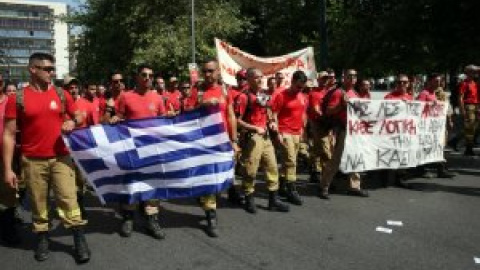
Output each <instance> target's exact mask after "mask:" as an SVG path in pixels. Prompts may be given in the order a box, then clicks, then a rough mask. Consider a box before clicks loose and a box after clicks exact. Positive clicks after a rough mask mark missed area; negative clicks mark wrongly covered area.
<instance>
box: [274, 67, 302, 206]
mask: <svg viewBox="0 0 480 270" xmlns="http://www.w3.org/2000/svg"><path fill="white" fill-rule="evenodd" d="M306 83H307V76H306V75H305V73H304V72H303V71H295V72H294V73H293V75H292V84H291V85H290V88H288V89H285V90H284V91H281V92H278V93H277V94H275V95H274V97H273V101H272V112H273V118H274V119H275V122H276V123H278V136H279V139H280V142H281V143H280V144H279V146H280V155H281V158H280V160H281V163H282V167H281V172H280V175H281V177H282V178H280V192H281V194H280V195H286V197H287V200H288V201H289V202H290V203H293V204H296V205H302V203H303V202H302V199H301V198H300V195H299V194H298V192H297V190H296V187H295V182H296V181H297V156H298V151H299V148H300V138H301V136H302V135H303V131H304V128H305V124H306V120H307V119H306V110H307V103H308V100H307V98H306V97H305V95H304V94H303V93H302V90H303V88H304V87H305V85H306ZM285 188H286V190H285Z"/></svg>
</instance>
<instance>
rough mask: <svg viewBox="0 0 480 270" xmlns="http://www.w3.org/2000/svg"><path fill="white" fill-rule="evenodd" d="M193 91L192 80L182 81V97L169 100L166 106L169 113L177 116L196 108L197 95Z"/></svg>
mask: <svg viewBox="0 0 480 270" xmlns="http://www.w3.org/2000/svg"><path fill="white" fill-rule="evenodd" d="M193 92H194V91H193V90H192V87H191V85H190V82H187V81H185V82H181V83H180V97H179V98H178V99H170V100H167V104H166V106H165V107H166V110H167V114H168V115H169V116H175V115H178V114H181V113H183V112H188V111H191V110H193V109H195V106H197V95H196V93H193Z"/></svg>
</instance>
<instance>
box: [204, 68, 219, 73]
mask: <svg viewBox="0 0 480 270" xmlns="http://www.w3.org/2000/svg"><path fill="white" fill-rule="evenodd" d="M215 70H216V69H213V68H210V69H202V71H203V73H213V72H215Z"/></svg>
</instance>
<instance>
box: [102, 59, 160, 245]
mask: <svg viewBox="0 0 480 270" xmlns="http://www.w3.org/2000/svg"><path fill="white" fill-rule="evenodd" d="M135 81H136V87H135V89H134V90H133V91H126V92H123V93H121V94H120V96H119V97H118V106H117V112H116V114H115V115H114V116H113V117H112V118H111V119H110V123H111V124H115V123H117V122H119V121H121V120H130V119H142V118H149V117H155V116H162V115H165V113H166V111H165V107H164V104H163V101H162V99H161V97H160V96H159V95H158V94H157V92H156V91H153V90H152V83H153V69H152V68H151V67H150V66H149V65H146V64H142V65H139V66H138V68H137V73H136V76H135ZM142 205H143V206H144V209H143V210H144V213H145V215H146V219H147V225H146V230H147V232H148V233H149V234H150V235H151V236H152V237H154V238H155V239H164V238H165V233H164V231H163V229H162V228H161V227H160V224H159V223H158V205H159V201H158V200H147V201H144V202H142ZM121 208H122V209H121V211H122V212H121V214H122V217H123V222H122V224H121V227H120V235H121V236H123V237H130V236H131V235H132V231H133V221H134V214H135V209H136V205H134V204H122V206H121Z"/></svg>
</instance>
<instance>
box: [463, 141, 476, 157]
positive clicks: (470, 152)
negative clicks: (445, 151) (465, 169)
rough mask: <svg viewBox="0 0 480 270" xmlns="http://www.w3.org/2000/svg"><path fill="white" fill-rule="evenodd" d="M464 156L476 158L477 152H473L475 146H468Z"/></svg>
mask: <svg viewBox="0 0 480 270" xmlns="http://www.w3.org/2000/svg"><path fill="white" fill-rule="evenodd" d="M463 155H464V156H467V157H473V156H475V152H473V144H467V146H466V148H465V152H464V153H463Z"/></svg>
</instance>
